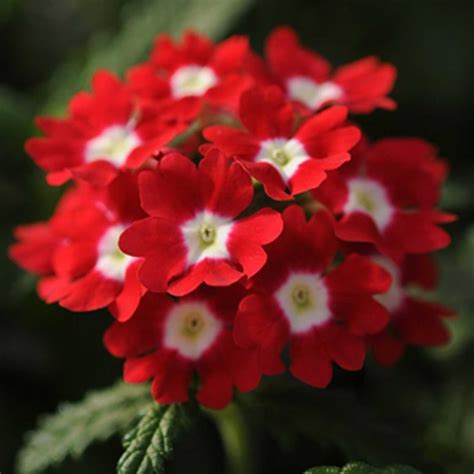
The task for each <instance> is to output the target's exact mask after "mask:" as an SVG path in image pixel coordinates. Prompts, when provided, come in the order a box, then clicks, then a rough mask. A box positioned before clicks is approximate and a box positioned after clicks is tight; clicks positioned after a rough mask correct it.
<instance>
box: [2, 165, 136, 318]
mask: <svg viewBox="0 0 474 474" xmlns="http://www.w3.org/2000/svg"><path fill="white" fill-rule="evenodd" d="M143 216H144V213H143V211H142V210H141V209H140V207H139V202H138V189H137V185H136V177H134V176H132V175H129V174H121V175H120V176H119V177H118V178H117V179H116V180H114V182H113V183H112V184H111V185H110V186H109V188H108V189H107V191H106V192H105V191H103V190H95V189H93V188H91V187H89V186H87V185H82V186H79V187H76V188H73V189H71V190H70V191H69V192H68V193H67V194H66V195H65V196H64V197H63V199H62V200H61V201H60V204H59V206H58V208H57V210H56V212H55V214H54V215H53V217H52V218H51V219H50V221H49V222H47V223H39V224H34V225H32V226H27V227H26V228H24V227H20V228H19V229H18V231H17V238H19V239H20V242H18V243H17V244H14V245H13V246H12V247H11V248H10V256H11V257H12V258H13V259H14V260H15V261H16V262H17V263H18V264H19V265H21V266H23V267H24V268H27V269H29V270H30V271H34V272H35V273H37V274H38V275H40V276H41V277H42V278H41V279H40V281H39V283H38V293H39V295H40V296H41V297H42V298H43V299H44V300H45V301H46V302H48V303H52V302H56V301H58V302H59V304H60V305H61V306H63V307H65V308H68V309H70V310H71V311H91V310H95V309H98V308H103V307H108V308H109V309H110V311H111V312H112V314H114V315H115V316H116V317H117V318H118V319H119V320H125V319H127V318H129V317H130V316H131V315H132V314H133V312H134V311H135V309H136V307H137V305H138V303H139V301H140V298H141V296H142V294H143V293H144V288H143V286H142V285H141V284H140V282H139V281H138V276H137V270H138V267H139V265H140V263H141V261H140V259H137V258H134V257H130V256H128V255H125V254H124V253H123V252H121V251H120V249H119V247H118V239H119V236H120V234H121V233H122V232H123V230H124V229H125V228H126V226H127V225H128V224H129V223H130V222H133V221H135V220H137V219H139V218H141V217H143Z"/></svg>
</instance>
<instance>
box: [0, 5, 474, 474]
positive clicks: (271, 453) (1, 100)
mask: <svg viewBox="0 0 474 474" xmlns="http://www.w3.org/2000/svg"><path fill="white" fill-rule="evenodd" d="M473 20H474V2H472V1H470V0H450V1H447V0H439V1H437V0H417V1H416V2H414V1H412V0H387V1H384V2H381V1H378V0H359V1H357V2H356V1H349V0H322V1H321V0H292V1H287V0H261V1H256V0H255V1H252V0H186V1H185V0H102V1H100V2H98V1H96V0H0V44H1V47H0V64H1V69H0V166H1V174H0V208H1V218H2V226H1V234H0V239H1V247H2V251H1V252H0V265H1V271H0V290H1V297H0V471H1V472H2V473H3V474H9V473H11V472H14V467H13V464H14V459H15V455H16V453H17V451H18V449H19V447H20V446H21V444H22V441H23V436H24V434H25V432H26V431H28V430H30V429H32V428H33V427H34V426H35V423H36V420H37V418H38V416H39V415H40V414H42V413H45V412H52V411H54V410H55V408H56V407H57V405H58V403H59V402H60V401H62V400H77V399H80V398H81V397H82V396H83V394H84V393H85V392H86V391H87V390H89V389H91V388H100V387H105V386H107V385H109V384H110V383H112V382H113V381H115V380H116V379H118V378H119V377H120V375H121V364H120V362H119V361H117V360H114V359H113V358H112V357H110V356H109V355H108V354H107V353H106V351H105V349H104V348H103V347H102V342H101V334H102V332H103V330H104V329H105V327H106V326H107V324H108V323H109V322H110V318H109V317H108V316H107V315H106V314H103V313H94V314H86V315H76V314H72V313H69V312H67V311H65V310H62V309H61V308H59V307H56V306H46V305H45V304H43V303H42V302H40V301H39V300H38V298H37V296H36V294H35V281H34V278H32V277H31V276H29V275H26V274H25V273H23V272H22V271H20V270H19V269H18V268H16V267H15V266H14V265H13V264H12V263H11V262H9V261H8V259H7V257H6V247H7V246H8V245H9V244H10V243H11V242H12V237H11V229H12V227H14V226H15V225H17V224H20V223H24V222H30V221H35V220H41V219H45V218H47V217H49V215H50V214H51V212H52V209H53V207H54V203H55V202H56V200H57V197H58V195H59V192H60V190H58V189H52V188H49V187H48V186H47V185H46V184H45V182H44V178H43V176H42V174H41V172H40V171H39V170H38V169H36V168H35V166H34V164H33V162H32V161H31V160H30V159H29V158H28V157H27V156H26V155H25V153H24V151H23V142H24V140H25V139H26V138H27V137H28V136H30V135H32V134H34V133H36V132H35V129H34V125H33V117H34V116H35V115H37V114H40V113H41V114H45V113H47V114H53V115H56V114H61V113H62V112H63V111H64V108H65V106H66V104H67V99H68V98H69V97H70V96H71V95H72V94H73V93H74V92H76V91H77V90H79V89H80V88H82V87H86V86H87V81H88V79H89V78H90V76H91V74H92V73H93V71H94V70H95V69H97V68H99V67H108V68H111V69H113V70H115V71H117V72H119V73H122V72H123V71H124V70H125V69H126V68H127V67H129V66H130V65H132V64H133V63H136V62H139V61H141V60H142V59H144V58H145V56H146V54H147V52H148V50H149V49H150V47H151V44H152V39H153V37H154V36H155V34H156V33H158V32H159V31H169V32H171V33H179V32H181V31H182V30H183V29H184V28H187V27H193V28H196V29H198V30H199V31H201V32H203V33H205V34H208V35H210V36H212V37H213V38H216V39H219V38H222V37H224V36H227V35H229V34H233V33H240V34H247V35H249V36H250V38H251V41H252V44H253V46H254V47H255V48H256V49H257V50H258V51H261V50H262V47H263V42H264V39H265V37H266V35H267V34H268V32H269V31H270V30H271V29H272V28H274V27H275V26H277V25H280V24H289V25H292V26H293V27H294V28H295V29H296V30H297V31H298V32H299V33H300V35H301V37H302V40H303V42H304V43H305V44H306V45H307V46H309V47H312V48H314V49H316V50H318V51H319V52H320V53H322V54H323V55H325V56H326V57H328V58H329V59H330V60H331V61H332V62H333V63H334V64H336V65H338V64H342V63H345V62H348V61H352V60H354V59H357V58H360V57H362V56H365V55H368V54H375V55H378V56H380V57H381V58H382V59H383V60H385V61H390V62H393V63H394V64H395V65H396V66H397V67H398V70H399V78H398V81H397V85H396V88H395V91H394V93H393V94H392V96H393V97H394V98H395V100H396V101H397V102H398V104H399V108H398V110H396V111H395V112H391V113H390V112H385V111H376V112H375V113H374V114H372V115H371V116H369V117H360V123H361V124H362V125H363V126H364V127H365V129H366V131H367V132H368V134H369V136H371V137H373V138H378V137H382V136H387V135H388V136H389V135H393V136H397V135H398V136H400V135H405V136H421V137H424V138H426V139H428V140H430V141H431V142H433V143H435V144H437V145H438V146H439V150H440V154H441V155H442V156H443V157H445V158H446V159H447V160H448V161H449V163H450V165H451V177H450V180H449V183H448V184H447V186H446V190H445V194H444V198H443V206H444V208H445V209H447V210H449V211H451V212H456V213H458V214H459V215H460V216H461V219H460V221H459V222H457V223H455V224H454V225H451V226H450V230H451V232H452V235H453V241H454V242H453V245H452V247H451V248H450V249H448V250H446V251H443V252H441V253H440V254H439V261H440V263H441V265H442V271H443V278H442V283H441V288H440V290H439V295H438V298H439V299H440V300H441V301H443V302H444V303H446V304H448V305H451V306H453V307H454V308H456V309H457V310H458V311H459V314H460V316H459V318H458V319H457V320H456V321H453V322H452V324H451V329H452V332H453V342H452V343H451V345H450V346H449V347H446V348H443V349H441V350H435V351H413V350H412V351H411V352H410V353H409V355H408V357H406V358H405V359H404V361H403V362H402V363H401V364H399V365H398V366H397V367H396V368H393V369H388V370H386V369H384V370H381V369H377V368H376V367H375V366H374V367H372V366H370V367H369V368H368V369H367V370H366V371H365V372H362V373H360V374H356V375H351V376H350V377H345V378H344V377H343V376H341V377H339V378H336V383H335V387H334V388H332V389H331V390H334V392H332V391H327V392H326V394H324V395H322V397H323V398H322V400H321V404H322V405H321V406H322V407H325V408H322V410H321V412H324V413H322V414H321V418H320V419H319V420H317V423H316V425H317V426H318V430H319V431H318V432H317V433H314V434H312V433H310V430H307V429H306V430H302V433H299V432H297V433H295V435H294V437H295V439H296V442H295V440H293V441H292V442H290V441H288V440H286V441H285V439H283V438H285V436H283V434H285V433H283V432H284V431H285V430H286V428H285V426H282V427H280V428H279V433H276V434H275V433H274V432H275V431H278V429H276V428H275V429H273V430H271V429H269V430H268V431H269V432H268V433H267V432H264V433H258V436H256V441H255V444H254V446H253V450H254V455H255V458H256V461H255V462H256V463H257V464H256V465H257V467H256V470H257V472H262V473H267V472H268V473H280V472H281V473H297V472H301V470H303V469H305V468H308V467H310V466H311V465H318V464H322V463H334V464H343V463H344V462H346V461H347V460H348V459H347V455H346V453H347V449H346V448H347V446H345V447H344V446H342V447H338V446H335V447H334V446H333V445H332V444H331V443H329V444H328V445H327V444H326V442H327V439H326V438H325V431H327V430H328V427H331V426H332V422H333V421H334V422H335V423H336V424H337V423H339V424H340V425H341V426H342V425H345V430H346V431H345V432H346V435H348V438H347V439H348V440H349V441H347V439H346V440H345V441H344V442H347V443H348V444H349V445H350V444H351V438H350V436H353V437H354V438H359V437H360V436H362V439H363V440H364V441H366V442H365V448H361V449H360V450H358V449H359V448H357V447H354V446H350V448H351V449H352V450H353V456H354V457H355V458H354V459H367V458H369V457H370V458H372V459H374V460H375V461H377V460H380V461H385V460H388V461H392V460H395V461H398V462H404V463H408V464H410V463H412V464H414V465H415V466H417V467H420V468H422V469H424V471H423V472H429V473H435V474H436V473H445V472H446V473H455V474H457V473H459V474H461V473H467V472H472V469H473V466H474V366H473V361H474V345H473V340H474V291H473V285H474V224H473V219H472V218H473V213H474V199H473V198H474V189H473V185H472V183H473V180H474V160H473V149H474V130H473V109H474V93H473V84H474V64H473V63H474V37H473V30H472V24H473ZM369 365H370V364H369ZM340 387H349V388H348V389H347V390H349V391H351V393H352V394H354V397H353V398H352V399H351V400H352V401H344V400H343V402H342V403H344V404H345V408H344V409H342V408H341V406H340V405H338V403H339V402H340V400H339V399H338V398H337V395H334V397H335V398H334V399H333V400H334V403H332V405H331V396H332V395H331V394H332V393H336V392H337V390H338V389H339V388H340ZM347 390H346V391H347ZM345 393H346V392H345ZM288 400H290V398H288ZM338 400H339V401H338ZM351 403H352V405H351ZM326 405H327V406H326ZM331 410H332V411H331ZM363 410H367V413H368V415H370V416H368V418H365V415H361V414H362V413H364V412H363ZM354 412H358V413H359V415H360V416H354ZM324 417H326V418H324ZM330 417H335V418H337V417H339V419H336V420H333V419H332V418H330ZM341 417H343V418H341ZM361 418H362V421H360V419H361ZM357 420H359V421H360V424H361V432H362V431H364V434H362V435H361V434H360V432H359V431H358V430H359V426H358V425H357V422H358V421H357ZM200 423H201V425H202V426H200V427H199V430H198V428H196V430H198V431H196V432H193V433H194V434H193V433H191V434H190V435H188V439H187V440H186V439H184V440H183V441H182V444H183V446H182V447H180V448H179V449H178V451H177V453H178V456H177V459H176V460H175V461H173V462H172V463H171V465H170V472H185V471H184V470H182V469H184V468H185V467H184V466H186V465H187V464H189V463H190V462H191V460H192V462H193V464H194V466H196V465H198V466H199V465H200V466H201V467H202V470H199V469H194V470H193V472H204V473H213V472H216V473H221V472H223V470H224V467H223V466H224V464H223V463H224V461H223V455H222V450H221V449H220V445H219V439H218V437H217V435H216V432H215V431H214V428H213V427H212V426H211V425H209V424H207V423H206V422H205V421H202V422H200ZM384 423H385V424H384ZM379 425H383V426H384V427H388V428H389V431H390V434H391V435H392V438H390V440H397V441H396V442H398V441H403V442H405V443H407V444H411V447H412V448H414V447H415V446H416V447H417V449H415V450H414V449H412V450H411V451H416V452H415V453H413V452H410V450H409V449H408V450H406V451H400V452H402V453H403V454H399V455H398V458H396V456H395V455H394V454H393V448H394V446H392V445H391V444H392V441H390V440H389V441H387V442H383V441H381V440H383V439H384V438H380V437H379V435H378V433H379V431H380V430H379ZM383 429H384V428H383ZM383 429H382V431H383ZM272 431H273V432H272ZM197 432H199V433H206V434H205V435H200V436H197V434H196V433H197ZM308 433H309V434H308ZM279 438H282V439H279ZM387 439H389V438H387ZM318 440H319V441H320V443H318ZM411 440H413V441H411ZM285 443H286V445H285ZM292 443H293V444H292ZM341 443H342V441H341ZM347 443H346V444H347ZM336 444H337V443H336ZM282 446H283V448H282ZM285 446H286V450H285V448H284V447H285ZM363 449H365V450H366V452H364V451H363ZM371 449H373V451H374V452H371ZM385 450H386V451H387V453H388V454H387V453H385V452H384V451H385ZM120 452H121V449H120V443H119V440H118V439H113V440H111V441H109V442H107V443H104V444H101V445H98V446H96V447H93V448H91V449H89V450H88V451H87V453H86V456H85V457H84V459H82V460H80V461H75V462H73V461H70V462H67V463H66V464H64V465H62V466H61V467H59V468H58V469H56V470H52V471H51V472H61V473H76V472H77V473H79V472H81V473H83V472H87V473H91V474H94V473H101V474H102V473H112V472H114V466H115V463H116V460H117V458H118V456H119V455H120ZM219 453H220V454H219ZM392 457H395V459H392ZM186 472H187V471H186Z"/></svg>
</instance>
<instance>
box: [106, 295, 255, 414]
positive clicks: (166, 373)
mask: <svg viewBox="0 0 474 474" xmlns="http://www.w3.org/2000/svg"><path fill="white" fill-rule="evenodd" d="M241 295H242V288H241V287H239V286H231V287H228V288H225V289H221V290H219V291H218V292H217V291H215V290H212V289H210V288H208V287H202V288H200V289H198V290H196V291H194V292H193V293H190V294H188V295H186V296H185V297H183V298H181V299H179V301H173V300H172V299H171V298H170V297H169V296H166V295H163V294H153V293H147V295H145V297H144V298H143V300H142V302H141V304H140V306H139V308H138V310H137V313H136V314H135V316H134V317H133V318H132V319H131V320H129V321H127V322H125V323H120V322H116V323H114V324H113V325H112V326H111V327H110V329H109V330H108V331H107V333H106V334H105V339H104V341H105V345H106V347H107V348H108V350H109V351H110V352H111V353H112V354H114V355H115V356H117V357H124V358H126V363H125V369H124V378H125V380H126V381H127V382H132V383H137V382H138V383H140V382H144V381H146V380H148V379H150V378H153V385H152V394H153V396H154V398H155V399H156V400H157V401H158V402H159V403H179V402H184V401H186V400H188V398H189V388H190V385H191V383H192V378H193V375H194V374H197V375H198V376H199V386H198V389H197V394H196V398H197V399H198V401H199V402H200V403H202V404H203V405H205V406H207V407H209V408H215V409H216V408H223V407H224V406H225V405H227V404H228V403H229V402H230V400H231V399H232V389H233V387H237V388H238V389H239V390H240V391H243V392H246V391H249V390H252V389H254V388H255V387H256V386H257V384H258V382H259V380H260V370H259V367H258V365H257V358H256V354H255V352H253V351H251V350H246V349H241V348H239V347H237V346H236V345H235V344H234V342H233V339H232V323H233V319H234V316H235V312H236V310H237V305H238V302H239V300H240V298H241Z"/></svg>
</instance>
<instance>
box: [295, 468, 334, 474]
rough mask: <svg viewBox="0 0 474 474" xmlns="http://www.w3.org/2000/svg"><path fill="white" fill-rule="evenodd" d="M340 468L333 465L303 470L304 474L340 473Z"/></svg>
mask: <svg viewBox="0 0 474 474" xmlns="http://www.w3.org/2000/svg"><path fill="white" fill-rule="evenodd" d="M340 473H341V469H340V468H339V467H334V466H320V467H313V468H312V469H308V470H307V471H305V472H304V474H340Z"/></svg>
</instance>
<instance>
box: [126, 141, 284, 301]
mask: <svg viewBox="0 0 474 474" xmlns="http://www.w3.org/2000/svg"><path fill="white" fill-rule="evenodd" d="M139 186H140V196H141V203H142V207H143V209H144V210H145V211H146V212H147V213H148V214H149V215H150V217H148V218H146V219H143V220H140V221H138V222H135V223H134V224H132V225H131V227H130V228H128V229H127V230H126V231H125V232H124V234H123V235H122V237H121V239H120V247H121V248H122V250H123V251H124V252H125V253H127V254H129V255H134V256H137V257H143V258H144V262H143V265H142V267H141V269H140V272H139V275H140V279H141V281H142V282H143V284H144V285H145V286H146V287H147V288H149V289H150V290H152V291H158V292H162V291H168V292H170V293H171V294H173V295H177V296H180V295H184V294H186V293H189V292H191V291H192V290H194V289H195V288H197V287H198V286H199V285H200V284H201V283H207V284H208V285H210V286H227V285H230V284H231V283H235V282H236V281H238V280H240V279H241V278H242V277H244V276H246V277H251V276H253V275H254V274H255V273H256V272H258V271H259V270H260V269H261V268H262V266H263V265H264V264H265V261H266V254H265V251H264V250H263V249H262V245H265V244H268V243H269V242H272V241H273V240H274V239H275V238H276V237H277V236H278V235H279V233H280V232H281V228H282V221H281V216H280V214H279V213H278V212H277V211H275V210H272V209H269V208H264V209H261V210H260V211H258V212H256V213H255V214H252V215H250V216H248V217H245V218H242V219H236V216H237V215H238V214H240V213H241V212H243V211H244V210H245V209H247V207H248V206H249V204H250V202H251V200H252V196H253V192H254V191H253V186H252V183H251V180H250V177H249V176H248V174H247V173H246V172H245V171H244V170H243V169H242V167H241V166H240V165H239V164H238V163H233V162H232V161H230V160H228V159H226V158H225V157H224V156H222V154H221V153H220V152H218V151H217V150H215V149H214V150H211V151H210V152H209V153H208V154H207V156H206V157H205V158H203V159H202V160H201V162H200V163H199V166H198V167H197V166H196V165H195V164H194V163H193V162H192V161H191V160H190V159H189V158H187V157H185V156H183V155H180V154H177V153H173V154H168V155H166V156H165V157H164V158H163V159H162V160H161V161H160V162H159V163H158V166H157V168H156V170H153V171H143V172H142V173H141V174H140V176H139Z"/></svg>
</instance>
